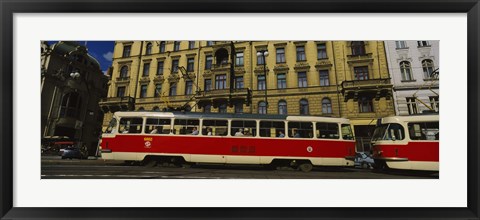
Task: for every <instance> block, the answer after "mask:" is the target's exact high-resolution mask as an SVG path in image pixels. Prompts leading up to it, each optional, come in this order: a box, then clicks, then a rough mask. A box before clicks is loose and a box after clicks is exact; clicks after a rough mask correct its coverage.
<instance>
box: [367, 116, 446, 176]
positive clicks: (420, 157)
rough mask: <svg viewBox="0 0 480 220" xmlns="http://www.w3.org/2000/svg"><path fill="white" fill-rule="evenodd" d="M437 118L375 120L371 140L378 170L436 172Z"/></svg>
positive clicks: (405, 117) (396, 117) (437, 149)
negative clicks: (375, 124) (375, 123)
mask: <svg viewBox="0 0 480 220" xmlns="http://www.w3.org/2000/svg"><path fill="white" fill-rule="evenodd" d="M438 119H439V116H438V115H416V116H393V117H385V118H381V119H378V121H377V126H376V128H375V131H374V134H373V137H372V142H371V143H372V147H373V159H374V160H375V164H376V166H377V167H379V168H392V169H404V170H426V171H438V170H439V169H438V168H439V122H438Z"/></svg>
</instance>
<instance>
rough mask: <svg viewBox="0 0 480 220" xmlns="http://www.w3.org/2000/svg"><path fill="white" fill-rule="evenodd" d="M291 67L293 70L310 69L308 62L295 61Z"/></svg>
mask: <svg viewBox="0 0 480 220" xmlns="http://www.w3.org/2000/svg"><path fill="white" fill-rule="evenodd" d="M293 69H294V70H295V71H302V70H310V64H308V63H306V62H300V63H296V64H295V66H294V67H293Z"/></svg>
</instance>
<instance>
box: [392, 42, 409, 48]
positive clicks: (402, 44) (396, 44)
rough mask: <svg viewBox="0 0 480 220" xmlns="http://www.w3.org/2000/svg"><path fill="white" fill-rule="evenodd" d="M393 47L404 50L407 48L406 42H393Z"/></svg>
mask: <svg viewBox="0 0 480 220" xmlns="http://www.w3.org/2000/svg"><path fill="white" fill-rule="evenodd" d="M395 46H396V47H397V49H405V48H408V47H407V42H406V41H395Z"/></svg>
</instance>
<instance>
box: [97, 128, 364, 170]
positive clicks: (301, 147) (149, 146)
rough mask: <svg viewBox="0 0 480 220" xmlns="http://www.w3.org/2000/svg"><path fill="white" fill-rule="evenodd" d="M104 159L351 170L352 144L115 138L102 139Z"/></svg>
mask: <svg viewBox="0 0 480 220" xmlns="http://www.w3.org/2000/svg"><path fill="white" fill-rule="evenodd" d="M102 149H108V150H106V151H111V153H106V154H102V157H103V158H104V159H115V160H137V161H138V160H143V159H144V158H145V156H148V155H156V156H181V157H183V158H184V159H185V161H187V162H199V163H235V164H269V163H271V162H272V160H274V159H307V160H310V161H311V162H312V163H313V164H314V165H330V166H352V165H353V162H351V161H348V160H345V156H349V155H354V154H355V150H354V142H353V141H343V140H315V139H304V140H302V139H273V138H272V139H268V138H267V139H266V138H246V137H244V138H238V137H205V136H200V137H198V136H169V135H165V136H157V135H145V136H144V135H128V134H117V135H116V136H115V138H104V140H103V141H102Z"/></svg>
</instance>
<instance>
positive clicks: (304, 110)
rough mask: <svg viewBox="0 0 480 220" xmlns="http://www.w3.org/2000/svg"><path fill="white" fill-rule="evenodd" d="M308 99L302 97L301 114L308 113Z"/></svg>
mask: <svg viewBox="0 0 480 220" xmlns="http://www.w3.org/2000/svg"><path fill="white" fill-rule="evenodd" d="M308 114H309V111H308V100H306V99H301V100H300V115H308Z"/></svg>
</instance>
